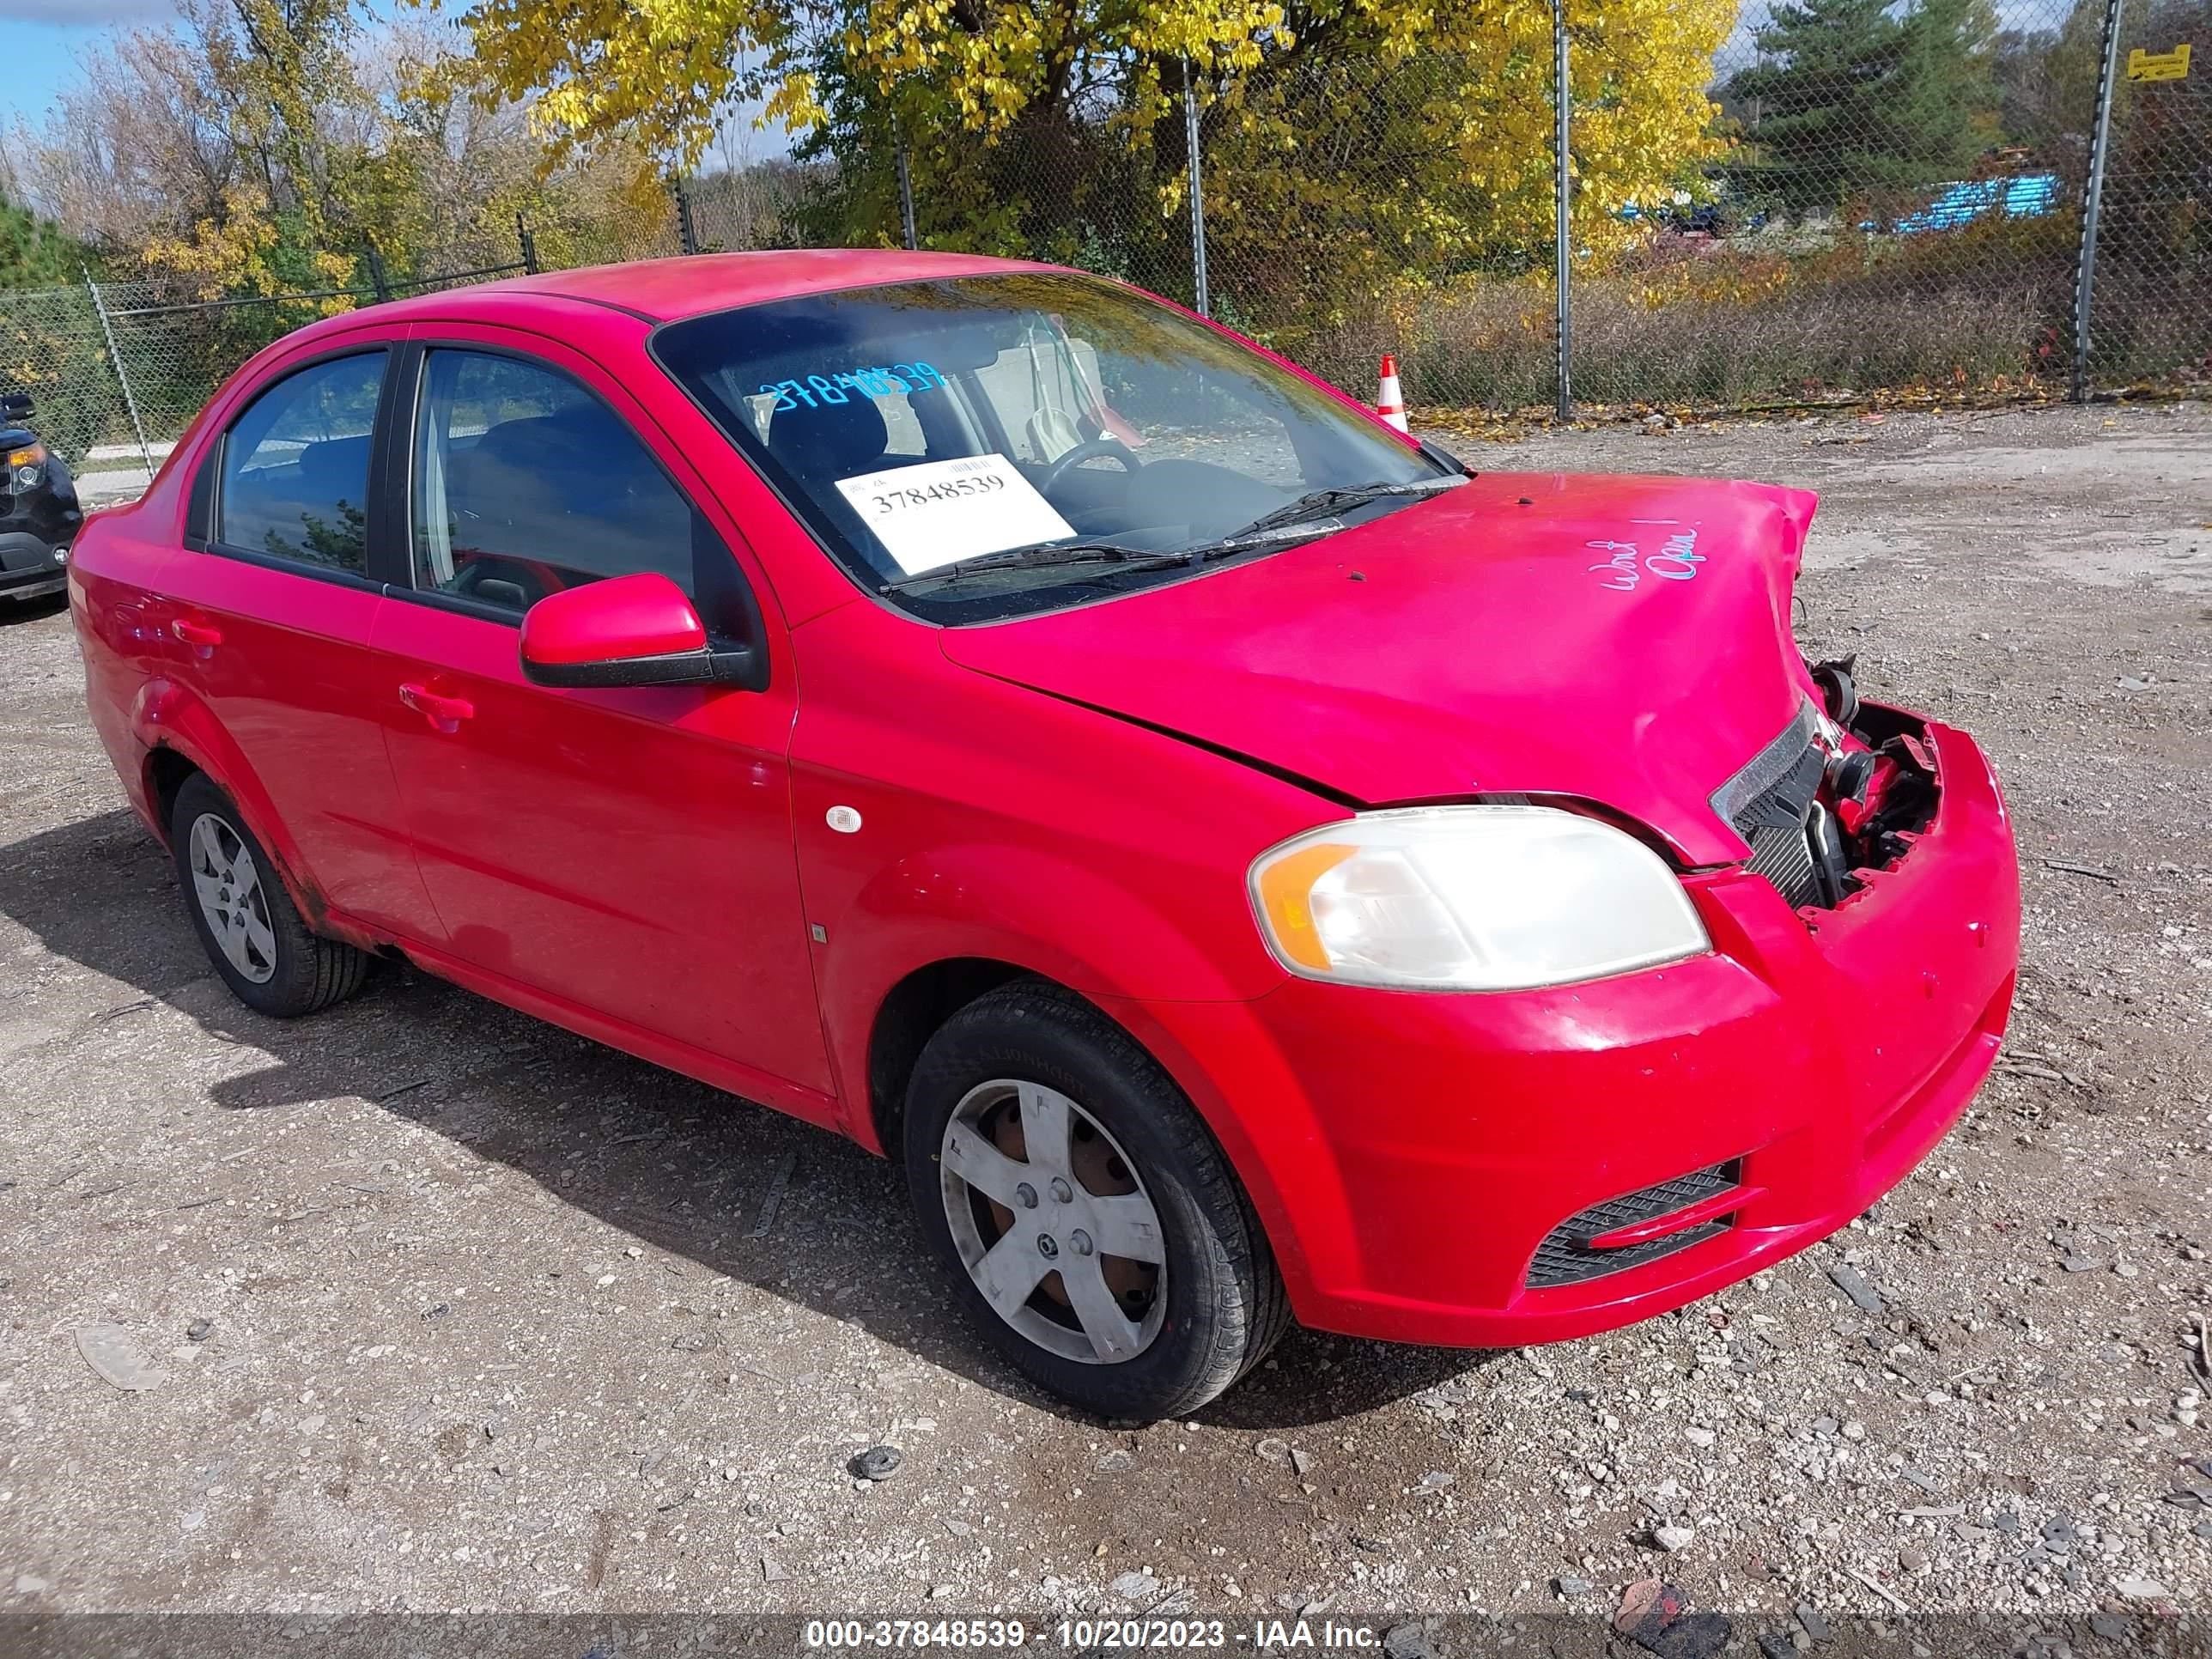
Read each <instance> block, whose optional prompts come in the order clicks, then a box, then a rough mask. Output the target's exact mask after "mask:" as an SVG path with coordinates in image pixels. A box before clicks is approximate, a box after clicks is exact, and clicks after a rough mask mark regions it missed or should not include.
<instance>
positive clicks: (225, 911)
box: [185, 812, 276, 985]
mask: <svg viewBox="0 0 2212 1659" xmlns="http://www.w3.org/2000/svg"><path fill="white" fill-rule="evenodd" d="M185 851H186V855H187V857H188V858H189V859H190V860H191V867H192V891H193V893H194V894H195V896H197V898H198V899H199V903H200V915H201V916H202V918H203V919H204V920H205V921H206V922H207V925H208V932H209V933H212V934H214V935H215V942H216V945H219V946H221V947H222V954H223V957H224V958H225V959H226V960H227V961H228V963H230V965H231V966H232V967H234V968H235V969H238V971H239V972H240V973H241V974H243V975H246V978H247V979H250V980H252V981H253V982H254V983H255V984H256V985H265V984H267V983H268V982H269V981H270V980H271V979H272V978H274V977H275V976H276V929H275V928H273V927H270V925H269V902H268V900H267V899H266V898H265V897H264V896H263V894H262V890H261V871H260V868H259V866H257V865H256V864H255V863H254V862H253V854H252V853H250V852H249V851H247V850H246V842H245V840H244V838H243V837H241V836H240V835H239V833H238V831H237V830H236V829H233V828H232V827H231V826H230V825H229V824H228V823H225V822H224V821H223V820H222V818H220V817H217V816H216V814H214V813H213V812H203V813H201V814H200V815H199V817H196V818H194V819H193V820H192V827H191V833H190V835H189V836H188V837H187V839H186V842H185Z"/></svg>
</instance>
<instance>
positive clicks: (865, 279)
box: [354, 247, 1062, 323]
mask: <svg viewBox="0 0 2212 1659" xmlns="http://www.w3.org/2000/svg"><path fill="white" fill-rule="evenodd" d="M1060 269H1062V267H1060V266H1056V265H1042V264H1032V263H1030V262H1029V261H1026V260H1020V259H991V258H983V257H981V256H980V255H977V254H969V253H915V252H906V251H904V250H902V249H886V248H857V247H835V248H779V249H769V250H763V251H762V252H751V253H700V254H692V255H690V256H686V257H682V258H667V259H640V260H635V261H633V262H632V263H630V264H620V265H587V266H585V267H583V268H581V269H580V270H549V271H543V272H540V273H539V274H538V275H536V276H509V277H507V278H505V279H503V280H501V281H499V282H495V283H479V284H477V285H475V286H473V287H470V288H466V289H447V290H445V291H444V292H442V293H437V294H424V295H416V296H415V297H413V298H411V299H405V300H396V301H391V302H390V303H388V304H386V305H380V306H379V307H376V308H375V314H376V315H377V316H379V317H380V318H389V319H392V321H393V322H404V321H407V320H409V319H412V318H414V317H415V316H417V315H427V314H429V313H436V314H437V315H439V316H442V317H451V316H452V315H453V313H454V310H455V302H456V301H465V300H469V299H474V298H476V297H477V296H479V295H483V296H490V295H537V296H543V297H545V298H549V299H563V300H575V301H583V302H585V303H586V304H589V305H599V306H611V307H615V308H616V309H617V310H621V311H626V312H629V313H631V314H632V315H634V316H637V317H641V318H643V319H645V320H647V322H653V323H661V322H672V321H674V320H675V319H678V318H682V317H696V316H699V315H701V314H702V313H706V312H710V311H726V310H729V309H731V308H732V307H737V306H750V305H758V304H760V303H762V302H763V301H769V300H788V299H791V298H793V297H795V296H796V295H802V294H819V293H823V292H825V291H828V290H830V289H843V288H866V287H870V286H872V285H874V284H876V283H900V282H914V281H917V280H927V279H929V278H933V277H936V278H941V277H946V276H987V275H989V274H991V273H993V272H1012V271H1024V270H1028V271H1040V270H1060ZM354 314H355V315H356V316H358V315H359V314H360V313H354Z"/></svg>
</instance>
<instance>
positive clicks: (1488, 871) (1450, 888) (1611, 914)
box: [1250, 806, 1711, 991]
mask: <svg viewBox="0 0 2212 1659" xmlns="http://www.w3.org/2000/svg"><path fill="white" fill-rule="evenodd" d="M1250 882H1251V890H1252V908H1253V910H1254V911H1255V914H1256V915H1258V917H1259V921H1260V931H1261V933H1262V934H1263V935H1264V936H1265V937H1266V939H1267V945H1268V948H1269V949H1270V950H1272V951H1273V952H1274V954H1275V958H1276V960H1277V961H1279V962H1280V963H1282V964H1283V966H1284V967H1285V968H1287V969H1290V970H1291V972H1292V973H1294V974H1297V975H1303V976H1304V977H1305V978H1307V979H1321V980H1335V981H1342V982H1345V983H1347V984H1352V985H1373V986H1384V987H1395V988H1397V989H1401V990H1431V991H1504V990H1525V989H1529V988H1532V987H1537V986H1545V985H1569V984H1572V983H1574V982H1575V981H1578V980H1586V979H1598V978H1601V977H1603V976H1604V975H1607V974H1620V973H1626V972H1627V971H1629V970H1630V969H1636V968H1649V967H1652V966H1654V965H1655V964H1656V963H1662V962H1675V961H1679V960H1680V959H1681V958H1682V957H1692V956H1696V955H1698V954H1699V952H1700V951H1707V950H1710V949H1711V940H1710V939H1707V938H1706V936H1705V925H1704V924H1703V923H1702V922H1700V921H1699V920H1698V914H1697V912H1696V911H1695V910H1694V909H1693V908H1691V904H1690V897H1689V895H1688V894H1687V893H1686V892H1685V891H1684V890H1683V889H1682V884H1681V882H1680V880H1678V879H1677V878H1675V875H1674V872H1673V871H1671V870H1669V869H1668V867H1667V866H1666V864H1665V863H1664V862H1663V861H1662V860H1661V859H1660V858H1659V856H1658V854H1656V853H1654V852H1652V850H1651V849H1650V848H1648V847H1646V846H1644V844H1643V843H1642V842H1639V841H1638V840H1636V839H1635V838H1634V837H1633V836H1627V835H1625V834H1623V833H1622V832H1621V831H1620V830H1618V829H1614V828H1613V826H1612V825H1610V824H1607V823H1600V822H1599V821H1598V820H1597V819H1595V818H1587V817H1581V816H1580V815H1578V814H1577V813H1573V812H1563V811H1559V810H1557V809H1556V808H1553V807H1548V806H1419V807H1408V808H1405V809H1402V810H1398V811H1387V812H1364V813H1362V814H1361V815H1360V816H1358V817H1355V818H1349V819H1346V820H1345V821H1344V822H1342V823H1329V824H1323V825H1322V827H1321V828H1319V829H1310V830H1308V831H1307V832H1306V833H1305V834H1304V835H1302V836H1292V837H1291V839H1290V840H1289V841H1286V842H1283V843H1282V845H1280V846H1279V847H1275V848H1271V849H1269V850H1268V851H1267V852H1265V853H1262V854H1261V855H1260V856H1259V858H1257V859H1256V860H1254V861H1253V865H1252V873H1251V878H1250Z"/></svg>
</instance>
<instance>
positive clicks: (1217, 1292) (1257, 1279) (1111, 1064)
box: [904, 981, 1291, 1422]
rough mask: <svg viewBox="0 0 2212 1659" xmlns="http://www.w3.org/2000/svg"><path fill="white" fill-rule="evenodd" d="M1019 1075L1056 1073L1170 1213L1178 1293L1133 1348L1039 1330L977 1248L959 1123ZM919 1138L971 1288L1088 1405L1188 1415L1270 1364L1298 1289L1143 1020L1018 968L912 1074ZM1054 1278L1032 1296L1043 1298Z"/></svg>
mask: <svg viewBox="0 0 2212 1659" xmlns="http://www.w3.org/2000/svg"><path fill="white" fill-rule="evenodd" d="M1006 1079H1012V1080H1015V1081H1018V1082H1024V1083H1034V1084H1041V1085H1043V1086H1044V1087H1045V1088H1047V1089H1049V1090H1052V1091H1057V1092H1058V1093H1059V1094H1060V1095H1062V1096H1065V1097H1066V1098H1067V1099H1068V1100H1069V1101H1070V1102H1072V1103H1074V1104H1075V1105H1076V1106H1077V1107H1079V1109H1081V1111H1082V1112H1083V1113H1084V1114H1085V1115H1088V1116H1089V1117H1091V1119H1093V1120H1095V1124H1094V1126H1093V1127H1094V1128H1097V1129H1103V1130H1104V1131H1105V1133H1106V1136H1107V1137H1108V1138H1109V1140H1110V1142H1111V1143H1113V1146H1114V1151H1115V1153H1116V1154H1117V1155H1120V1156H1122V1157H1125V1158H1126V1159H1127V1168H1128V1169H1129V1170H1133V1179H1134V1180H1135V1181H1136V1182H1139V1183H1141V1189H1142V1193H1143V1194H1144V1196H1146V1197H1147V1198H1149V1199H1150V1200H1151V1201H1152V1206H1153V1208H1154V1210H1155V1211H1156V1212H1157V1213H1158V1222H1159V1234H1160V1244H1161V1246H1162V1250H1163V1255H1164V1292H1161V1293H1160V1294H1161V1299H1162V1306H1161V1309H1160V1311H1159V1315H1158V1326H1157V1330H1156V1332H1155V1333H1154V1334H1152V1337H1151V1339H1150V1340H1149V1343H1148V1345H1147V1346H1144V1347H1142V1348H1141V1349H1140V1350H1139V1352H1136V1353H1135V1354H1134V1355H1133V1357H1131V1358H1126V1359H1120V1360H1115V1361H1111V1362H1107V1361H1101V1360H1095V1359H1093V1360H1084V1359H1078V1358H1068V1357H1066V1356H1065V1355H1063V1354H1061V1353H1058V1352H1053V1351H1052V1350H1051V1349H1049V1348H1048V1347H1046V1346H1042V1345H1041V1344H1040V1343H1039V1342H1037V1341H1034V1340H1030V1337H1028V1336H1025V1335H1024V1334H1023V1333H1022V1332H1021V1331H1019V1330H1017V1329H1016V1328H1015V1327H1014V1326H1013V1325H1012V1323H1010V1322H1008V1320H1007V1318H1006V1317H1002V1316H1000V1314H999V1312H998V1311H997V1310H995V1309H994V1307H993V1306H992V1304H991V1303H990V1301H989V1300H988V1298H987V1297H986V1296H985V1295H984V1293H983V1291H982V1290H981V1288H980V1287H979V1286H978V1285H977V1284H976V1281H975V1278H974V1276H972V1275H971V1273H969V1269H968V1267H967V1266H966V1264H965V1262H964V1261H963V1258H962V1255H961V1253H960V1246H959V1245H958V1244H957V1243H956V1242H955V1239H954V1236H953V1224H952V1222H951V1218H950V1216H949V1213H948V1212H949V1208H950V1206H949V1205H948V1201H947V1199H946V1196H945V1171H944V1165H943V1147H944V1145H945V1130H946V1126H947V1125H948V1124H949V1123H950V1122H951V1121H952V1119H953V1117H954V1115H955V1114H956V1112H957V1111H959V1110H960V1109H961V1106H962V1103H963V1101H967V1100H969V1098H970V1097H971V1094H972V1093H974V1092H975V1091H979V1090H981V1089H982V1088H983V1087H984V1085H989V1084H993V1083H995V1082H998V1081H1001V1080H1006ZM904 1139H905V1149H904V1150H905V1157H906V1167H907V1182H908V1191H909V1193H910V1194H911V1196H912V1199H913V1201H914V1206H915V1215H916V1217H917V1218H919V1220H920V1222H921V1230H922V1232H923V1233H924V1235H926V1236H927V1238H928V1239H929V1241H930V1243H931V1244H932V1245H933V1247H934V1248H935V1249H936V1250H937V1251H938V1253H939V1255H940V1256H942V1257H943V1259H944V1261H945V1264H946V1266H947V1267H948V1268H949V1270H950V1271H951V1275H952V1281H953V1285H954V1288H955V1294H956V1295H957V1296H958V1297H960V1298H961V1300H962V1302H963V1305H965V1306H966V1307H967V1309H968V1310H969V1315H970V1316H972V1317H973V1318H974V1319H975V1322H976V1323H977V1324H978V1325H979V1326H980V1327H981V1329H982V1330H983V1332H984V1334H986V1335H987V1337H988V1338H989V1339H990V1340H991V1341H992V1342H993V1344H994V1345H995V1346H997V1348H998V1349H999V1351H1000V1352H1001V1353H1003V1354H1004V1355H1006V1358H1008V1359H1009V1360H1011V1361H1012V1363H1013V1364H1015V1365H1016V1366H1017V1367H1018V1368H1019V1369H1020V1370H1023V1371H1024V1372H1025V1373H1026V1374H1027V1375H1028V1376H1030V1377H1031V1378H1033V1379H1034V1380H1035V1381H1036V1382H1037V1383H1040V1384H1041V1385H1042V1386H1043V1387H1044V1388H1045V1389H1048V1390H1050V1391H1051V1392H1052V1393H1054V1394H1055V1395H1059V1396H1060V1398H1061V1399H1063V1400H1066V1401H1070V1402H1071V1403H1073V1404H1074V1405H1076V1406H1079V1407H1081V1408H1082V1409H1084V1410H1085V1411H1087V1412H1091V1413H1096V1414H1097V1415H1098V1416H1101V1417H1107V1418H1125V1419H1136V1420H1138V1421H1144V1422H1149V1421H1152V1420H1153V1419H1158V1418H1165V1417H1180V1416H1183V1415H1186V1414H1187V1413H1190V1412H1193V1411H1195V1410H1196V1409H1198V1407H1200V1406H1203V1405H1205V1404H1206V1402H1207V1401H1210V1400H1212V1399H1213V1398H1214V1397H1215V1396H1216V1395H1219V1394H1220V1393H1221V1392H1222V1391H1223V1390H1225V1389H1227V1388H1228V1387H1229V1386H1230V1385H1231V1383H1235V1382H1236V1381H1237V1378H1239V1377H1240V1376H1243V1375H1244V1373H1245V1372H1247V1371H1248V1370H1251V1369H1252V1367H1253V1366H1255V1365H1256V1364H1259V1363H1260V1361H1261V1359H1263V1358H1266V1356H1267V1351H1268V1350H1269V1349H1270V1348H1272V1347H1273V1346H1274V1345H1275V1343H1276V1341H1277V1340H1279V1338H1280V1337H1281V1336H1282V1334H1283V1333H1284V1332H1285V1330H1286V1329H1287V1328H1289V1326H1290V1322H1291V1313H1290V1299H1289V1297H1288V1296H1287V1295H1286V1294H1285V1291H1284V1289H1283V1281H1282V1276H1281V1275H1280V1273H1278V1272H1277V1271H1276V1268H1275V1261H1274V1257H1273V1254H1272V1253H1271V1252H1270V1251H1269V1249H1268V1248H1267V1238H1266V1236H1265V1235H1264V1234H1263V1233H1262V1232H1261V1228H1260V1224H1259V1221H1258V1218H1256V1217H1255V1215H1254V1213H1253V1212H1252V1206H1251V1203H1250V1201H1249V1200H1248V1199H1247V1198H1246V1197H1245V1195H1244V1190H1243V1187H1242V1186H1241V1185H1240V1184H1239V1183H1238V1182H1237V1176H1236V1173H1235V1171H1234V1170H1231V1168H1230V1165H1229V1160H1228V1159H1227V1158H1225V1156H1224V1155H1223V1153H1222V1152H1221V1149H1220V1147H1219V1146H1217V1145H1216V1144H1215V1142H1214V1139H1213V1137H1212V1134H1211V1133H1209V1132H1208V1131H1207V1129H1206V1125H1205V1124H1204V1122H1203V1121H1201V1120H1200V1117H1199V1115H1198V1113H1197V1111H1196V1110H1195V1109H1194V1108H1193V1107H1192V1105H1191V1103H1190V1102H1189V1100H1188V1098H1187V1097H1185V1096H1184V1094H1183V1092H1182V1090H1181V1089H1179V1088H1177V1087H1176V1085H1175V1083H1174V1081H1173V1079H1170V1077H1169V1076H1168V1075H1167V1073H1165V1072H1164V1070H1162V1069H1161V1067H1160V1066H1159V1064H1158V1062H1157V1061H1156V1060H1153V1059H1152V1056H1151V1055H1150V1054H1146V1052H1145V1051H1144V1049H1143V1048H1140V1047H1139V1046H1138V1044H1137V1043H1136V1042H1134V1041H1133V1039H1132V1038H1131V1037H1130V1036H1129V1035H1128V1033H1127V1032H1126V1031H1124V1030H1121V1028H1120V1027H1119V1026H1117V1025H1115V1024H1114V1023H1113V1022H1112V1021H1111V1020H1109V1019H1108V1018H1106V1017H1105V1016H1104V1015H1103V1014H1102V1013H1100V1012H1098V1011H1097V1009H1095V1008H1093V1007H1091V1006H1090V1005H1089V1004H1088V1003H1085V1002H1084V1001H1082V1000H1079V999H1078V998H1076V997H1074V996H1073V995H1071V994H1067V993H1066V992H1063V991H1060V990H1059V989H1058V988H1057V987H1052V986H1049V985H1046V984H1043V983H1041V982H1039V981H1017V982H1015V983H1013V984H1011V985H1007V986H1004V987H1000V989H998V990H996V991H993V992H991V993H990V994H987V995H986V996H983V997H981V998H979V999H978V1000H975V1001H974V1002H971V1003H969V1005H968V1006H966V1007H964V1008H963V1009H961V1010H960V1012H957V1013H956V1014H954V1015H953V1016H952V1018H951V1019H949V1020H947V1021H946V1022H945V1024H944V1026H943V1027H942V1028H941V1029H939V1031H938V1032H937V1034H936V1035H935V1036H933V1037H932V1038H931V1039H930V1040H929V1043H928V1045H927V1047H926V1048H924V1049H923V1050H922V1053H921V1060H920V1061H919V1062H918V1063H917V1064H916V1066H915V1072H914V1077H913V1079H912V1080H911V1082H910V1083H909V1084H908V1089H907V1101H906V1115H905V1127H904ZM1024 1155H1025V1156H1026V1153H1024ZM1117 1167H1119V1166H1117ZM971 1201H972V1202H975V1203H976V1204H978V1205H979V1206H980V1207H979V1208H978V1209H977V1210H976V1214H977V1215H978V1217H979V1218H980V1217H981V1216H982V1215H983V1212H984V1211H985V1210H987V1209H988V1208H989V1207H990V1206H988V1204H987V1201H985V1200H982V1199H981V1195H980V1194H977V1195H975V1197H974V1198H973V1199H972V1200H971ZM1084 1254H1085V1255H1089V1254H1091V1251H1090V1249H1088V1248H1087V1247H1086V1248H1085V1249H1084ZM1100 1260H1101V1266H1102V1268H1103V1264H1104V1261H1105V1257H1104V1256H1103V1254H1102V1255H1101V1258H1100ZM1071 1265H1073V1264H1072V1263H1071ZM1047 1289H1048V1286H1041V1287H1040V1288H1039V1290H1038V1291H1036V1293H1035V1294H1034V1295H1033V1296H1032V1297H1031V1298H1030V1303H1029V1304H1025V1307H1029V1308H1043V1307H1044V1304H1042V1302H1041V1301H1039V1300H1038V1298H1039V1297H1043V1296H1044V1295H1045V1294H1046V1293H1047ZM1136 1294H1137V1295H1139V1296H1143V1295H1146V1292H1144V1291H1138V1292H1136ZM1047 1311H1049V1310H1047ZM1023 1316H1024V1317H1027V1316H1028V1315H1027V1313H1026V1312H1025V1313H1024V1315H1023Z"/></svg>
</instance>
